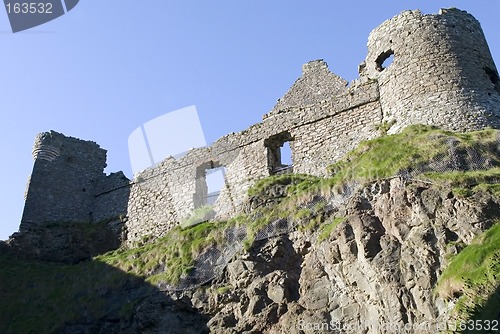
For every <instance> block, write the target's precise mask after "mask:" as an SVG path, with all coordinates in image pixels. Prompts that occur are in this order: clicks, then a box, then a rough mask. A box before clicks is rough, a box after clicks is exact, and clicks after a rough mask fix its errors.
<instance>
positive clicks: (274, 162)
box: [264, 132, 293, 175]
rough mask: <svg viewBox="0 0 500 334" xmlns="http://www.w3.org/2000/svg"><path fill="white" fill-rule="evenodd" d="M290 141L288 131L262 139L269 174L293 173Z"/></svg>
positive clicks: (291, 139)
mask: <svg viewBox="0 0 500 334" xmlns="http://www.w3.org/2000/svg"><path fill="white" fill-rule="evenodd" d="M291 141H293V138H292V136H291V135H290V133H289V132H282V133H280V134H278V135H275V136H272V137H269V138H268V139H266V140H265V141H264V145H265V146H266V148H267V166H268V169H269V174H270V175H274V174H286V173H293V164H292V149H291V147H290V142H291Z"/></svg>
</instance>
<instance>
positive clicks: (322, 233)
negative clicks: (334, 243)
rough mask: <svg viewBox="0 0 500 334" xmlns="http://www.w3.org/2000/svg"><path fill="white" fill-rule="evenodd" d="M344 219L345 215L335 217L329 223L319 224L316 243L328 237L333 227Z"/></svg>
mask: <svg viewBox="0 0 500 334" xmlns="http://www.w3.org/2000/svg"><path fill="white" fill-rule="evenodd" d="M345 221H346V218H345V217H335V218H333V219H332V220H331V221H330V222H329V223H325V224H323V225H321V227H320V228H319V233H318V243H321V242H323V241H325V240H326V239H328V238H330V235H331V234H332V232H333V230H335V227H337V225H339V224H341V223H343V222H345Z"/></svg>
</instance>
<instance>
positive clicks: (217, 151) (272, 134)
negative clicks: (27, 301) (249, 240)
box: [21, 9, 500, 243]
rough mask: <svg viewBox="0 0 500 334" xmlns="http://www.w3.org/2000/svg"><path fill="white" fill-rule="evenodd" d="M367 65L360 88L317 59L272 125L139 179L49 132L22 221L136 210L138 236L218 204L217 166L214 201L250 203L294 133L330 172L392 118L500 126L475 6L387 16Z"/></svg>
mask: <svg viewBox="0 0 500 334" xmlns="http://www.w3.org/2000/svg"><path fill="white" fill-rule="evenodd" d="M392 57H393V61H392V63H391V64H389V60H390V58H392ZM359 73H360V77H359V79H357V80H354V81H353V82H352V83H351V85H350V86H349V85H348V82H347V81H345V80H344V79H342V78H340V77H338V76H337V75H335V74H333V73H331V72H330V71H329V70H328V66H327V64H326V63H325V62H324V61H322V60H316V61H312V62H309V63H307V64H305V65H304V66H303V73H302V76H301V77H300V78H299V79H298V80H297V81H296V82H295V83H294V84H293V86H292V87H291V88H290V90H289V92H287V93H286V94H285V95H284V96H283V97H282V98H281V99H279V100H278V102H277V104H276V106H275V107H274V108H273V109H272V111H270V112H269V113H268V114H266V115H264V116H263V121H262V122H261V123H258V124H255V125H253V126H251V127H249V128H248V129H246V130H244V131H242V132H240V133H231V134H228V135H226V136H224V137H222V138H220V139H219V140H217V141H216V142H215V143H213V144H212V145H211V146H209V147H204V148H197V149H192V150H191V151H189V152H188V153H187V154H186V155H185V156H183V157H182V158H179V159H175V158H173V157H167V158H166V159H165V160H163V161H162V162H161V163H160V164H158V165H156V166H154V167H151V168H149V169H146V170H144V171H143V172H141V173H139V174H138V175H136V176H135V178H134V180H132V181H130V182H129V181H128V180H126V178H125V177H124V176H123V174H118V173H116V174H111V175H109V176H105V175H104V174H103V172H102V171H103V168H104V166H105V151H104V150H102V149H100V148H99V146H98V145H97V144H95V143H92V142H85V141H81V140H78V139H74V138H68V137H64V136H63V135H61V134H58V133H55V132H50V133H44V134H41V135H39V137H37V141H36V144H35V154H34V157H35V166H34V168H33V174H32V176H31V180H30V183H29V187H28V191H27V198H26V206H25V211H24V215H23V218H22V223H21V228H22V229H23V228H27V227H29V226H30V225H31V224H43V223H45V222H48V221H68V220H69V221H98V220H102V219H106V218H112V217H114V216H116V215H126V216H127V217H128V220H127V223H126V226H127V230H128V242H129V243H133V242H135V241H138V240H140V239H141V238H143V237H145V236H151V237H154V238H156V237H160V236H162V235H163V234H164V233H165V232H166V231H168V230H169V229H171V228H173V227H174V226H176V225H177V224H179V222H181V221H182V220H184V219H186V218H187V217H189V216H190V214H191V213H192V212H193V210H195V209H196V208H198V207H201V206H203V205H204V204H206V200H205V197H206V191H207V190H206V189H207V186H206V184H205V173H206V171H207V170H210V169H213V168H218V167H224V168H225V183H224V186H223V187H222V189H221V191H220V194H219V196H218V198H217V200H216V202H215V204H214V206H213V209H214V211H215V212H216V213H217V216H218V217H219V218H221V219H223V218H227V217H228V216H230V215H232V214H234V213H236V212H238V211H239V210H241V208H242V206H243V203H244V202H245V200H246V199H247V190H248V188H249V187H250V186H251V185H252V184H254V183H255V181H256V180H258V179H260V178H263V177H266V176H269V175H272V174H275V173H276V172H277V170H278V169H280V168H282V167H283V163H282V161H281V158H280V155H281V153H280V150H281V147H282V146H283V144H284V143H285V142H288V143H289V144H290V147H291V151H292V162H293V172H294V173H307V174H312V175H318V176H324V175H325V173H326V167H327V166H328V165H330V164H332V163H334V162H336V161H338V160H339V159H340V158H341V157H342V156H344V155H345V154H346V153H347V152H349V151H350V150H352V149H354V148H355V147H356V146H357V145H358V144H359V143H360V142H361V141H363V140H367V139H372V138H376V137H377V136H379V135H380V131H379V128H380V127H381V126H382V125H384V127H387V126H388V125H390V126H391V127H390V129H389V133H396V132H399V131H400V130H401V129H402V128H404V127H405V126H408V125H410V124H419V123H421V124H434V125H437V126H440V127H443V128H445V129H449V130H453V131H472V130H478V129H482V128H484V127H487V126H490V127H495V128H500V79H499V76H498V71H497V69H496V66H495V64H494V62H493V59H492V57H491V54H490V51H489V48H488V45H487V43H486V40H485V37H484V35H483V32H482V29H481V27H480V24H479V22H478V21H477V20H475V19H474V17H472V16H471V15H470V14H468V13H466V12H464V11H461V10H458V9H446V10H441V11H440V13H439V14H436V15H423V14H422V13H420V11H418V10H417V11H406V12H403V13H402V14H400V15H398V16H395V17H394V18H392V19H390V20H388V21H386V22H384V23H383V24H382V25H380V26H379V27H378V28H376V29H375V30H373V31H372V32H371V34H370V36H369V39H368V54H367V57H366V59H365V61H364V62H363V63H362V64H361V65H360V67H359Z"/></svg>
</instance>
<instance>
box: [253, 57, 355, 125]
mask: <svg viewBox="0 0 500 334" xmlns="http://www.w3.org/2000/svg"><path fill="white" fill-rule="evenodd" d="M347 85H348V82H347V81H346V80H345V79H343V78H341V77H339V76H338V75H336V74H335V73H332V72H330V70H329V69H328V65H327V63H326V62H325V61H324V60H323V59H318V60H313V61H310V62H308V63H306V64H304V65H302V76H301V77H300V78H298V79H297V81H295V83H294V84H293V85H292V87H291V88H290V90H289V91H288V92H287V93H286V94H285V95H284V96H283V97H282V98H281V99H278V102H277V103H276V105H275V106H274V108H273V110H272V111H271V112H269V113H267V114H266V115H264V116H263V117H262V118H263V119H266V118H268V117H271V116H273V115H276V114H278V113H280V111H282V110H285V109H289V108H293V107H303V106H308V105H313V104H316V103H319V102H321V101H323V100H326V99H328V98H331V97H332V96H337V95H340V94H343V93H345V92H346V91H347Z"/></svg>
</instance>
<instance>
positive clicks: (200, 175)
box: [194, 162, 226, 209]
mask: <svg viewBox="0 0 500 334" xmlns="http://www.w3.org/2000/svg"><path fill="white" fill-rule="evenodd" d="M196 174H197V175H196V193H195V194H194V208H195V209H197V208H200V207H202V206H213V205H214V204H215V202H216V201H217V198H219V194H220V192H221V190H222V188H223V187H224V182H225V181H224V179H225V175H226V169H225V167H223V166H220V165H218V164H214V163H213V162H210V163H209V164H204V165H202V166H200V167H198V169H197V173H196Z"/></svg>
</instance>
